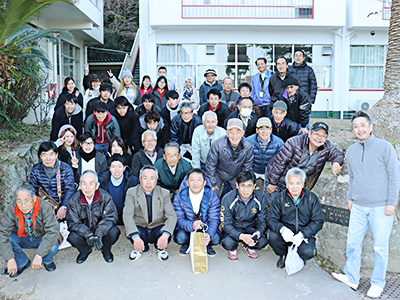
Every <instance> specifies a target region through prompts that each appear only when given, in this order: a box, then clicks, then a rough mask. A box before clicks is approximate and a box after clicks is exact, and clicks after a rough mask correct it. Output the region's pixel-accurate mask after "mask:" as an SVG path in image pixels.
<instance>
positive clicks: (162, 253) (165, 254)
mask: <svg viewBox="0 0 400 300" xmlns="http://www.w3.org/2000/svg"><path fill="white" fill-rule="evenodd" d="M154 251H155V252H156V253H157V257H158V259H159V260H161V261H164V260H167V259H168V252H167V249H164V250H158V249H157V248H156V247H154Z"/></svg>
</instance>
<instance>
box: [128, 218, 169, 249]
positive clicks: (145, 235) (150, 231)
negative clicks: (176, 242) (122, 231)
mask: <svg viewBox="0 0 400 300" xmlns="http://www.w3.org/2000/svg"><path fill="white" fill-rule="evenodd" d="M163 226H164V224H162V225H159V226H157V227H154V228H147V227H142V226H137V229H138V230H139V237H140V238H141V239H142V241H143V242H144V252H147V251H149V243H150V244H154V247H157V240H158V239H159V237H160V236H161V235H162V234H163V232H162V231H161V228H163ZM130 241H131V242H132V244H133V240H132V239H130ZM170 241H171V237H169V238H168V243H169V242H170Z"/></svg>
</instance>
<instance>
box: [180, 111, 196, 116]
mask: <svg viewBox="0 0 400 300" xmlns="http://www.w3.org/2000/svg"><path fill="white" fill-rule="evenodd" d="M192 113H193V111H191V112H181V115H184V116H190V115H191V114H192Z"/></svg>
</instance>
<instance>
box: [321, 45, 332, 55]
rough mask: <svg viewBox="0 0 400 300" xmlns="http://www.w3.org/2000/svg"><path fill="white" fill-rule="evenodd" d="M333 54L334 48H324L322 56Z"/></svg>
mask: <svg viewBox="0 0 400 300" xmlns="http://www.w3.org/2000/svg"><path fill="white" fill-rule="evenodd" d="M332 53H333V52H332V47H322V56H331V55H332Z"/></svg>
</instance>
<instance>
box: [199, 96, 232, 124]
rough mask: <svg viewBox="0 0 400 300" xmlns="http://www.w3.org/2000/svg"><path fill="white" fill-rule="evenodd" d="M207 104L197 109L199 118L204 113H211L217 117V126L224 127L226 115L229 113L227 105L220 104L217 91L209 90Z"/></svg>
mask: <svg viewBox="0 0 400 300" xmlns="http://www.w3.org/2000/svg"><path fill="white" fill-rule="evenodd" d="M207 101H208V103H204V104H203V105H202V106H200V108H199V112H198V113H197V114H198V115H199V117H202V116H203V114H204V113H205V112H206V111H213V112H215V113H216V114H217V116H218V126H219V127H224V123H225V120H226V118H227V117H228V115H229V114H230V113H231V111H230V110H229V107H228V105H226V104H225V103H223V102H221V92H220V91H219V90H218V89H211V90H209V91H208V93H207Z"/></svg>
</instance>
